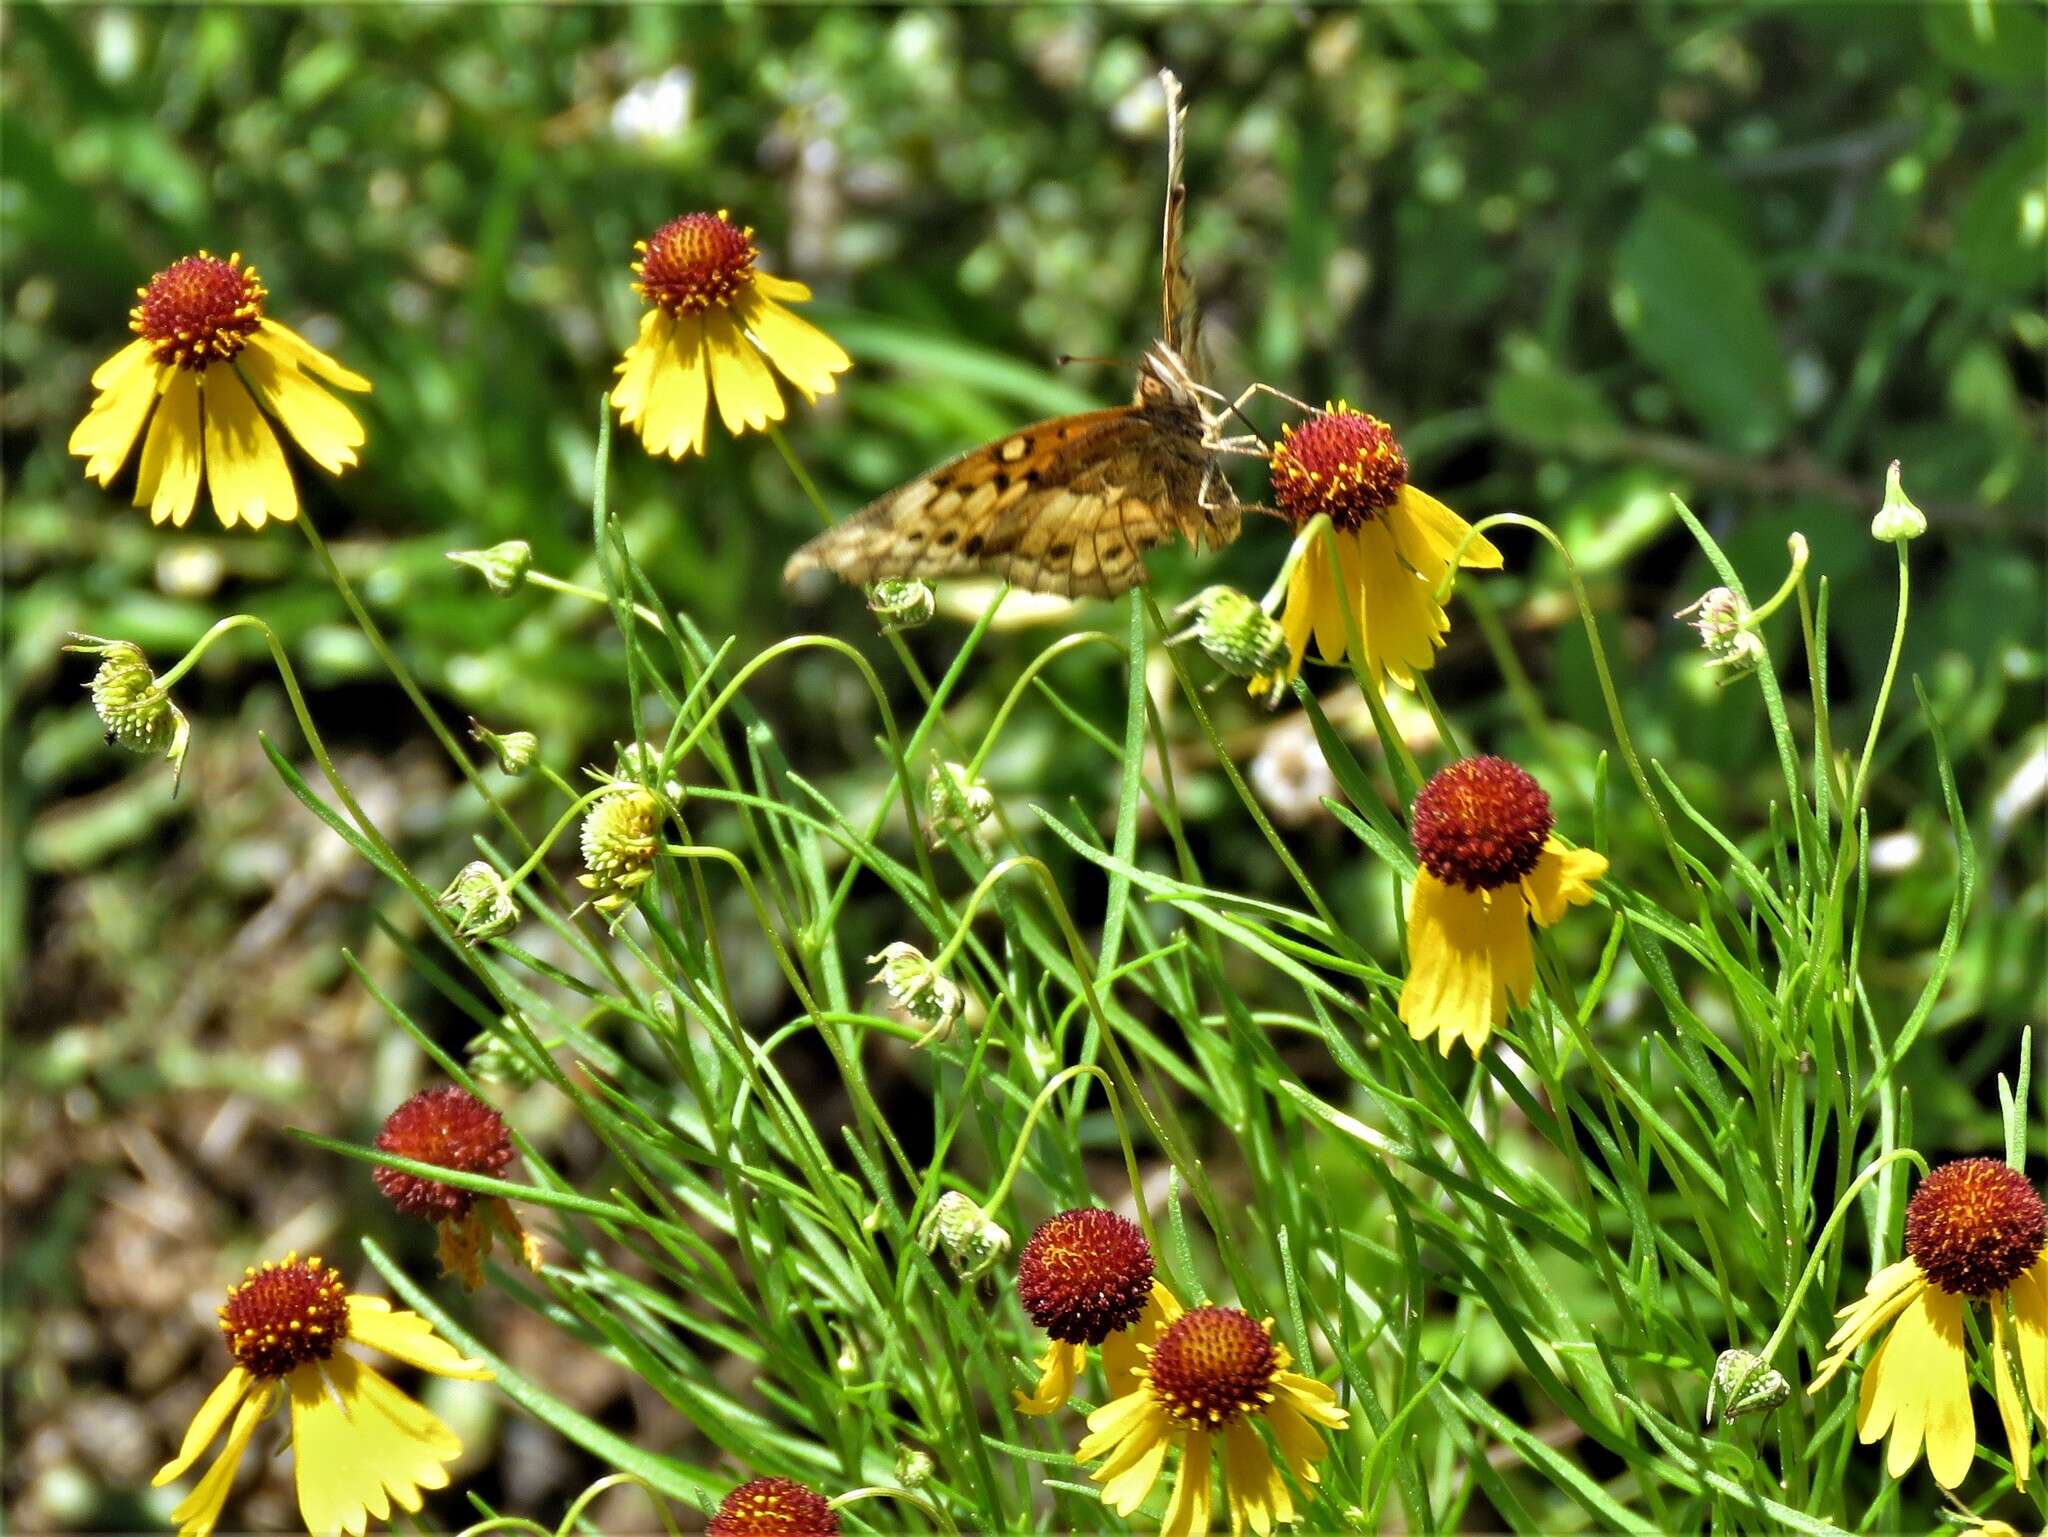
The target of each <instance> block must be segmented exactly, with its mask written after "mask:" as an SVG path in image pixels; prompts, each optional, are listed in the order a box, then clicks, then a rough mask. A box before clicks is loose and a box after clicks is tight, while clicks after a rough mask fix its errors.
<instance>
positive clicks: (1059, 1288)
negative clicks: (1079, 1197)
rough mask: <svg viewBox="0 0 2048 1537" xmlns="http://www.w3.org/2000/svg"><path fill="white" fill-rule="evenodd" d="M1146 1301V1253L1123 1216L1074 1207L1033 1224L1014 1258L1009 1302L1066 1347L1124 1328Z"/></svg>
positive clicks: (1148, 1252)
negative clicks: (1013, 1289)
mask: <svg viewBox="0 0 2048 1537" xmlns="http://www.w3.org/2000/svg"><path fill="white" fill-rule="evenodd" d="M1151 1295H1152V1246H1151V1245H1150V1244H1148V1243H1147V1242H1146V1241H1145V1233H1144V1230H1143V1229H1142V1228H1140V1227H1139V1226H1138V1224H1137V1223H1135V1222H1133V1221H1131V1220H1130V1218H1128V1217H1120V1216H1118V1215H1117V1214H1116V1213H1115V1212H1113V1211H1102V1210H1100V1209H1099V1208H1094V1207H1082V1208H1079V1209H1077V1210H1074V1211H1063V1212H1061V1213H1060V1214H1059V1215H1058V1216H1057V1217H1053V1218H1050V1219H1048V1220H1047V1221H1045V1222H1043V1223H1041V1224H1040V1225H1039V1228H1038V1231H1037V1232H1035V1233H1033V1234H1032V1235H1031V1238H1030V1241H1029V1242H1027V1243H1026V1244H1025V1245H1024V1249H1023V1252H1022V1253H1020V1254H1019V1255H1018V1256H1017V1296H1018V1299H1019V1300H1020V1301H1022V1302H1023V1304H1024V1311H1025V1312H1027V1313H1029V1314H1030V1315H1031V1321H1032V1322H1033V1323H1035V1324H1037V1325H1038V1327H1039V1328H1041V1329H1043V1330H1045V1332H1046V1333H1047V1334H1049V1335H1051V1336H1052V1337H1053V1338H1054V1339H1056V1340H1061V1341H1063V1342H1065V1343H1067V1344H1070V1345H1100V1344H1101V1343H1102V1342H1103V1341H1104V1340H1105V1339H1107V1338H1109V1336H1110V1335H1112V1334H1114V1333H1115V1332H1116V1331H1117V1330H1119V1329H1128V1328H1129V1327H1130V1326H1131V1325H1132V1324H1134V1323H1136V1322H1137V1321H1138V1315H1139V1314H1140V1313H1142V1312H1144V1311H1145V1303H1146V1301H1147V1300H1148V1299H1149V1298H1150V1297H1151Z"/></svg>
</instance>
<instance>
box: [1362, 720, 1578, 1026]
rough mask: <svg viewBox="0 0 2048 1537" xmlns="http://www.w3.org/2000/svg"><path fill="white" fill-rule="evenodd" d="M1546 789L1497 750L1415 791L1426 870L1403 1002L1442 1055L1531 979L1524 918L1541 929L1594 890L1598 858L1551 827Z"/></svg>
mask: <svg viewBox="0 0 2048 1537" xmlns="http://www.w3.org/2000/svg"><path fill="white" fill-rule="evenodd" d="M1555 825H1556V824H1555V820H1554V818H1553V817H1552V816H1551V812H1550V797H1549V796H1548V795H1546V794H1544V793H1543V788H1542V786H1540V785H1539V784H1537V783H1536V781H1535V780H1534V779H1533V778H1531V777H1530V775H1529V772H1528V771H1527V770H1526V769H1524V768H1522V767H1520V766H1519V765H1517V764H1513V763H1510V762H1508V761H1507V759H1505V758H1464V759H1461V760H1459V761H1458V762H1456V763H1453V764H1452V765H1451V766H1450V767H1449V768H1446V769H1443V770H1442V771H1440V772H1439V773H1437V774H1436V775H1435V776H1434V777H1433V778H1431V780H1430V781H1429V783H1428V784H1426V785H1424V786H1423V787H1422V789H1421V791H1420V793H1418V794H1417V795H1416V797H1415V806H1414V810H1413V812H1412V814H1411V816H1410V821H1409V826H1410V829H1411V833H1412V836H1413V837H1414V840H1415V852H1416V854H1417V856H1419V858H1420V859H1421V861H1422V868H1421V869H1420V870H1418V871H1417V872H1416V874H1415V887H1414V890H1413V891H1412V892H1411V893H1410V895H1409V898H1408V980H1407V981H1406V982H1404V983H1402V985H1401V1000H1400V1006H1399V1012H1400V1016H1401V1022H1402V1023H1403V1024H1405V1025H1407V1027H1408V1033H1409V1034H1410V1035H1411V1036H1413V1037H1414V1038H1415V1039H1417V1040H1424V1039H1427V1038H1428V1037H1430V1036H1432V1035H1434V1036H1435V1037H1436V1038H1437V1044H1438V1046H1439V1048H1440V1049H1441V1050H1442V1052H1443V1054H1444V1055H1445V1056H1449V1055H1450V1053H1451V1046H1452V1044H1453V1043H1454V1042H1456V1041H1458V1040H1460V1039H1463V1040H1464V1042H1465V1044H1466V1045H1467V1046H1469V1047H1470V1048H1471V1051H1472V1055H1473V1056H1475V1057H1476V1056H1478V1055H1479V1051H1480V1048H1481V1047H1483V1046H1485V1044H1486V1041H1487V1037H1488V1036H1490V1035H1492V1034H1493V1031H1494V1027H1495V1026H1497V1025H1499V1024H1500V1023H1501V1022H1502V1021H1503V1020H1505V1019H1506V1018H1507V1015H1508V1000H1509V999H1510V998H1512V999H1513V1000H1514V1001H1515V1002H1517V1003H1527V1002H1528V1001H1529V992H1530V989H1531V987H1532V986H1533V985H1534V982H1535V970H1536V968H1535V955H1534V951H1533V950H1532V948H1531V946H1530V943H1529V923H1530V921H1531V920H1532V919H1533V920H1534V921H1535V922H1536V923H1538V924H1539V925H1541V926H1543V927H1544V928H1548V927H1549V926H1550V925H1551V924H1553V923H1556V922H1557V921H1558V920H1559V919H1560V918H1562V917H1563V916H1564V915H1565V910H1566V908H1567V907H1575V906H1581V905H1583V904H1585V903H1587V902H1590V901H1592V900H1593V884H1592V883H1593V882H1594V881H1596V880H1598V879H1599V878H1600V877H1601V876H1603V875H1605V874H1606V873H1607V860H1606V858H1605V856H1603V855H1600V854H1596V853H1594V852H1593V851H1592V850H1591V849H1574V848H1568V847H1566V846H1565V845H1564V844H1563V843H1561V842H1559V841H1558V840H1557V839H1556V838H1555V837H1553V836H1552V835H1551V829H1552V827H1553V826H1555Z"/></svg>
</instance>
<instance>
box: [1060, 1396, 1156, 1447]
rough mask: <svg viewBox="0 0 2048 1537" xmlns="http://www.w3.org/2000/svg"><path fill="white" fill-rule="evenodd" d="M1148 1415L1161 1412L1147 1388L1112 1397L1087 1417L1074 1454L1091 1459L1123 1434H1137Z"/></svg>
mask: <svg viewBox="0 0 2048 1537" xmlns="http://www.w3.org/2000/svg"><path fill="white" fill-rule="evenodd" d="M1148 1418H1151V1419H1155V1420H1156V1419H1163V1418H1164V1411H1163V1410H1161V1409H1160V1408H1159V1407H1158V1406H1157V1405H1156V1404H1155V1403H1153V1401H1152V1390H1151V1389H1150V1388H1147V1387H1143V1386H1140V1387H1137V1388H1135V1389H1133V1390H1132V1391H1131V1392H1128V1393H1126V1394H1124V1396H1123V1397H1122V1398H1113V1399H1111V1400H1110V1401H1109V1402H1108V1403H1106V1404H1104V1405H1103V1406H1102V1407H1101V1408H1100V1409H1097V1410H1096V1411H1095V1412H1094V1413H1092V1414H1090V1415H1089V1416H1088V1432H1089V1433H1088V1435H1087V1436H1086V1437H1085V1438H1084V1439H1083V1440H1082V1442H1081V1445H1080V1448H1079V1450H1078V1451H1076V1452H1075V1454H1074V1455H1075V1456H1077V1457H1079V1458H1080V1459H1081V1460H1082V1461H1083V1462H1093V1461H1095V1459H1096V1458H1098V1457H1101V1456H1104V1455H1106V1454H1107V1453H1108V1452H1109V1451H1110V1450H1112V1449H1113V1448H1114V1447H1115V1446H1116V1444H1117V1443H1118V1442H1119V1441H1121V1440H1123V1439H1124V1438H1125V1437H1126V1436H1131V1435H1136V1434H1138V1433H1139V1431H1140V1429H1141V1428H1142V1426H1143V1425H1144V1423H1145V1421H1146V1420H1147V1419H1148Z"/></svg>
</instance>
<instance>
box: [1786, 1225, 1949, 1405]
mask: <svg viewBox="0 0 2048 1537" xmlns="http://www.w3.org/2000/svg"><path fill="white" fill-rule="evenodd" d="M1926 1286H1927V1277H1926V1276H1925V1275H1924V1274H1923V1273H1922V1272H1921V1269H1920V1265H1919V1262H1918V1261H1916V1260H1913V1259H1910V1258H1908V1259H1902V1260H1899V1261H1898V1262H1897V1263H1895V1264H1891V1265H1887V1266H1885V1268H1884V1269H1882V1270H1880V1271H1879V1272H1878V1273H1877V1274H1876V1275H1874V1276H1872V1277H1871V1278H1870V1284H1869V1285H1867V1286H1865V1287H1864V1288H1863V1295H1862V1296H1861V1297H1859V1298H1857V1299H1856V1301H1854V1302H1852V1303H1850V1304H1849V1305H1848V1306H1847V1307H1845V1308H1842V1309H1840V1310H1839V1311H1838V1312H1837V1313H1836V1314H1835V1317H1837V1318H1839V1319H1841V1320H1842V1322H1841V1323H1840V1324H1838V1325H1837V1326H1836V1328H1835V1332H1834V1333H1833V1334H1831V1335H1829V1336H1828V1349H1829V1350H1830V1351H1831V1352H1832V1354H1830V1355H1829V1356H1828V1358H1827V1359H1826V1360H1824V1361H1822V1362H1821V1363H1820V1366H1819V1368H1818V1369H1817V1370H1816V1371H1815V1373H1814V1378H1813V1381H1812V1383H1811V1384H1810V1385H1809V1386H1808V1387H1807V1389H1806V1391H1807V1393H1808V1395H1809V1396H1811V1395H1812V1394H1815V1393H1818V1392H1819V1391H1820V1390H1821V1389H1822V1388H1824V1387H1826V1386H1827V1385H1828V1383H1829V1382H1830V1381H1831V1380H1832V1379H1833V1378H1834V1375H1835V1373H1837V1372H1839V1371H1840V1370H1841V1369H1842V1368H1843V1366H1845V1365H1846V1364H1847V1363H1848V1360H1849V1357H1850V1356H1852V1355H1854V1354H1855V1353H1856V1352H1857V1351H1858V1350H1861V1349H1862V1348H1863V1344H1864V1342H1865V1341H1866V1340H1868V1339H1869V1338H1870V1337H1871V1336H1872V1335H1874V1334H1875V1333H1877V1331H1878V1330H1879V1329H1881V1328H1883V1327H1884V1326H1885V1324H1887V1323H1889V1322H1890V1321H1891V1319H1892V1317H1893V1315H1894V1314H1896V1313H1897V1312H1898V1311H1899V1310H1900V1309H1901V1308H1903V1307H1905V1306H1906V1304H1908V1303H1909V1302H1911V1301H1912V1300H1913V1299H1914V1298H1915V1297H1917V1296H1919V1295H1920V1293H1921V1291H1922V1290H1924V1289H1925V1288H1926Z"/></svg>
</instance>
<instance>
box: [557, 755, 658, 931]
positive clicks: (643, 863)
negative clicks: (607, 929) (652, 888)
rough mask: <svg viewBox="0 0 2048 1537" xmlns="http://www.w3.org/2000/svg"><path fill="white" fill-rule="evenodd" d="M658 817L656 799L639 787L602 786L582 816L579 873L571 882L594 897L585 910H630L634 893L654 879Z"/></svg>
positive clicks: (609, 912) (607, 912)
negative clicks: (582, 869)
mask: <svg viewBox="0 0 2048 1537" xmlns="http://www.w3.org/2000/svg"><path fill="white" fill-rule="evenodd" d="M661 815H662V805H661V798H660V797H659V796H657V795H656V794H655V793H654V792H653V791H652V790H650V789H648V788H646V787H645V786H644V785H637V784H625V783H615V784H612V785H610V786H609V787H607V788H606V790H605V791H604V793H603V794H601V795H599V796H598V798H597V799H596V800H595V801H593V802H592V803H591V806H590V810H589V811H588V812H586V813H585V814H584V817H583V828H582V843H583V865H584V873H583V874H582V875H579V876H577V877H576V879H577V880H578V881H579V882H580V883H581V884H582V885H583V886H584V887H585V888H586V889H588V890H591V891H595V892H597V893H598V895H597V896H596V897H595V898H593V899H592V901H591V904H590V905H591V906H592V907H595V908H596V909H597V910H598V911H599V912H601V913H603V914H604V915H605V916H606V917H614V916H616V915H617V914H619V913H620V912H622V911H623V910H624V909H625V908H627V907H630V906H631V905H632V902H633V894H634V893H635V892H636V891H637V890H638V889H639V888H640V887H641V886H642V885H644V884H646V882H647V878H648V877H649V876H651V875H653V874H654V856H655V854H656V853H658V852H659V851H660V849H661Z"/></svg>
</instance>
